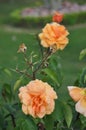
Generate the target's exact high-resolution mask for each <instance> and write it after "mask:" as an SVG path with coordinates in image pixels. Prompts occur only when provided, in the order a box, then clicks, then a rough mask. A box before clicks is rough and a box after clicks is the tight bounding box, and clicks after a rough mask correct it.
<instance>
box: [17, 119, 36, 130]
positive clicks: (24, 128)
mask: <svg viewBox="0 0 86 130" xmlns="http://www.w3.org/2000/svg"><path fill="white" fill-rule="evenodd" d="M17 128H18V129H19V130H37V125H36V124H35V122H34V121H33V120H32V118H31V117H25V118H23V119H22V118H20V121H19V122H18V125H17V127H16V129H15V130H17Z"/></svg>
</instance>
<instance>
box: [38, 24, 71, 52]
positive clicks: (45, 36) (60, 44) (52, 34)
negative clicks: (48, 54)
mask: <svg viewBox="0 0 86 130" xmlns="http://www.w3.org/2000/svg"><path fill="white" fill-rule="evenodd" d="M68 34H69V32H68V31H67V30H66V28H65V27H64V26H63V25H60V24H58V23H56V22H53V23H51V24H47V25H46V26H45V27H44V28H43V32H42V33H40V34H39V38H40V40H41V45H42V46H43V47H52V48H53V46H54V48H55V46H56V50H59V49H60V50H63V49H64V48H65V46H66V45H67V44H68V38H67V35H68Z"/></svg>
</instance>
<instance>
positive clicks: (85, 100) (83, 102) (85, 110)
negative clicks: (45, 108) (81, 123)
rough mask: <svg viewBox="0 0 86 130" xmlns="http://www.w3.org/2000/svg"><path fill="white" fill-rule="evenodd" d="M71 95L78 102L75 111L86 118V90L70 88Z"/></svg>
mask: <svg viewBox="0 0 86 130" xmlns="http://www.w3.org/2000/svg"><path fill="white" fill-rule="evenodd" d="M68 91H69V95H70V96H71V97H72V99H73V100H74V101H76V102H77V103H76V105H75V109H76V111H77V112H79V113H81V114H82V115H84V116H85V117H86V88H79V87H75V86H68Z"/></svg>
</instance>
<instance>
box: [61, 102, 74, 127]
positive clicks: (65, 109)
mask: <svg viewBox="0 0 86 130" xmlns="http://www.w3.org/2000/svg"><path fill="white" fill-rule="evenodd" d="M63 104H64V106H63V113H64V118H65V121H66V123H67V126H68V127H70V124H71V121H72V110H71V108H70V106H69V105H67V104H66V103H63Z"/></svg>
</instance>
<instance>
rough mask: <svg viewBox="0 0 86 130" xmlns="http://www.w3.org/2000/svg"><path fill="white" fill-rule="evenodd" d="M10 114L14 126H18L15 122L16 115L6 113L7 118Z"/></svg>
mask: <svg viewBox="0 0 86 130" xmlns="http://www.w3.org/2000/svg"><path fill="white" fill-rule="evenodd" d="M9 116H10V117H11V119H12V124H13V127H14V128H15V127H16V122H15V117H14V115H13V114H11V113H10V114H8V115H6V116H5V118H7V117H9Z"/></svg>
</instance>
